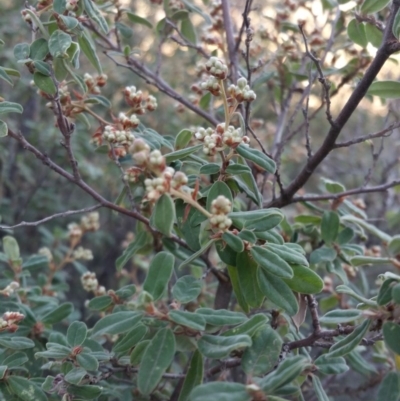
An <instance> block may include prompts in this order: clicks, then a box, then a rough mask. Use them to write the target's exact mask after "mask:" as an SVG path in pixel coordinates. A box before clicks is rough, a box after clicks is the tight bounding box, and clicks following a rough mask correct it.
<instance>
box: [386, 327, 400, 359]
mask: <svg viewBox="0 0 400 401" xmlns="http://www.w3.org/2000/svg"><path fill="white" fill-rule="evenodd" d="M382 331H383V338H384V340H385V343H386V345H387V346H388V347H389V348H390V349H391V350H392V351H393V352H395V353H396V354H397V355H400V341H399V338H400V325H398V324H397V323H394V322H385V323H384V324H383V329H382Z"/></svg>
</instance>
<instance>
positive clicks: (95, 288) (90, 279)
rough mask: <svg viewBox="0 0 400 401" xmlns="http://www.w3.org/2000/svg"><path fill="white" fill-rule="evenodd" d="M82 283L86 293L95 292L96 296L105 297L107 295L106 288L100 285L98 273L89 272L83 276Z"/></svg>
mask: <svg viewBox="0 0 400 401" xmlns="http://www.w3.org/2000/svg"><path fill="white" fill-rule="evenodd" d="M81 283H82V286H83V289H84V290H85V291H87V292H94V294H95V295H96V296H100V295H105V293H106V289H105V287H103V286H101V285H99V282H98V281H97V277H96V273H92V272H87V273H84V274H82V276H81Z"/></svg>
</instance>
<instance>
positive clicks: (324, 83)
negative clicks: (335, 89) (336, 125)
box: [298, 24, 333, 125]
mask: <svg viewBox="0 0 400 401" xmlns="http://www.w3.org/2000/svg"><path fill="white" fill-rule="evenodd" d="M303 25H304V24H303ZM303 25H301V24H299V25H298V27H299V29H300V32H301V34H302V36H303V40H304V46H305V48H306V55H307V56H308V57H309V58H310V59H311V61H312V62H313V63H314V65H315V67H316V68H317V71H318V75H319V78H318V81H319V82H321V84H322V86H323V88H324V98H325V104H326V118H327V119H328V121H329V123H330V124H331V125H333V118H332V114H331V99H330V95H329V91H330V89H331V85H330V84H329V83H328V82H327V80H326V78H325V76H324V73H323V72H322V67H321V60H320V59H318V58H317V57H315V56H314V55H313V54H312V53H311V52H310V50H309V49H308V43H307V38H306V35H305V33H304V30H303Z"/></svg>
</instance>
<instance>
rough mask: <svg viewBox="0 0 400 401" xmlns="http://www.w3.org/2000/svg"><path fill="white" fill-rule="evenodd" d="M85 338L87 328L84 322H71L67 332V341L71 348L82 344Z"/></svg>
mask: <svg viewBox="0 0 400 401" xmlns="http://www.w3.org/2000/svg"><path fill="white" fill-rule="evenodd" d="M86 336H87V327H86V324H85V323H84V322H73V323H72V324H71V325H70V326H69V327H68V331H67V341H68V344H69V345H70V346H71V347H76V346H77V345H81V344H83V342H84V341H85V340H86Z"/></svg>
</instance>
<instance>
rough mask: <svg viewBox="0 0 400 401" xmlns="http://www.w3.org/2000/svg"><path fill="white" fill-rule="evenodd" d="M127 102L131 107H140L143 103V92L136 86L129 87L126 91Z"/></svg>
mask: <svg viewBox="0 0 400 401" xmlns="http://www.w3.org/2000/svg"><path fill="white" fill-rule="evenodd" d="M124 95H125V101H126V103H128V105H129V106H131V107H133V106H138V105H140V104H141V103H142V100H143V92H142V91H141V90H137V89H136V86H127V87H125V89H124Z"/></svg>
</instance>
